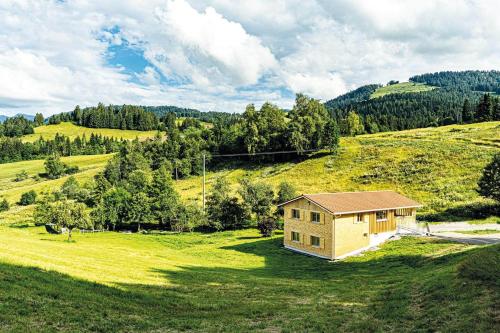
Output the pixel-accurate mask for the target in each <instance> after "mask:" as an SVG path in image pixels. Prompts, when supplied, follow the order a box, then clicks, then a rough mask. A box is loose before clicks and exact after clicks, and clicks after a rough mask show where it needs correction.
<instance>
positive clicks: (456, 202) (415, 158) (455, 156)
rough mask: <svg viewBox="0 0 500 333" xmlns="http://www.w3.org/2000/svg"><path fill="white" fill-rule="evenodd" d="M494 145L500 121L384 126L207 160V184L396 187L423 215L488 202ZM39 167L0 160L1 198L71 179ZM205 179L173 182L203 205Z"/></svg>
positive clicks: (499, 145)
mask: <svg viewBox="0 0 500 333" xmlns="http://www.w3.org/2000/svg"><path fill="white" fill-rule="evenodd" d="M497 151H500V122H489V123H479V124H471V125H452V126H445V127H438V128H426V129H417V130H409V131H401V132H388V133H379V134H374V135H362V136H358V137H355V138H342V141H341V149H340V151H339V152H338V154H337V155H336V156H333V157H332V156H330V155H326V154H316V155H314V156H312V158H310V159H307V160H304V161H299V160H298V161H296V162H288V163H276V164H258V163H248V162H239V163H236V162H231V159H227V160H225V163H224V165H225V166H226V168H223V169H221V168H220V167H218V168H215V167H214V166H215V164H214V163H212V164H210V163H209V164H208V166H207V170H208V174H207V184H208V188H210V184H211V183H212V182H213V180H214V178H215V177H218V176H225V177H227V178H228V180H229V181H230V183H231V184H232V186H233V189H234V190H235V191H236V189H237V186H238V181H239V180H240V179H242V178H244V177H245V178H249V179H252V180H259V181H264V182H267V183H270V184H272V185H273V186H275V187H277V186H278V184H279V183H280V182H282V181H284V180H286V181H288V182H290V183H292V184H293V185H295V187H296V188H297V190H298V192H299V193H314V192H337V191H357V190H382V189H392V190H396V191H399V192H401V193H403V194H406V195H408V196H410V197H411V198H414V199H415V200H418V201H419V202H421V203H422V204H424V205H425V206H424V208H423V209H421V210H420V211H419V214H427V213H435V212H443V211H444V212H446V211H449V210H459V211H470V210H471V209H472V208H474V207H475V205H478V204H479V205H487V204H488V203H489V202H488V201H486V200H484V199H482V198H480V197H479V196H478V194H477V193H476V190H475V189H476V184H477V180H478V179H479V177H480V175H481V172H482V169H483V168H484V166H485V165H486V164H487V163H488V162H489V161H490V159H491V158H492V156H493V154H494V153H495V152H497ZM109 158H110V155H96V156H73V157H67V158H64V159H63V160H64V161H65V162H66V163H68V164H70V165H78V166H79V167H80V172H79V173H78V174H76V177H77V179H79V180H81V181H85V180H88V179H90V178H91V177H92V176H93V175H94V174H96V173H97V172H98V171H99V170H102V168H103V167H104V165H105V164H106V162H107V160H108V159H109ZM200 162H201V161H200ZM21 170H26V171H27V172H28V174H29V175H30V178H29V179H27V180H24V181H22V182H15V181H14V178H15V175H16V173H18V172H20V171H21ZM41 171H43V161H42V160H37V161H25V162H17V163H8V164H2V168H1V169H0V197H1V196H4V197H6V198H7V200H9V202H10V203H14V202H16V201H17V200H19V197H20V196H21V194H22V193H23V192H26V191H28V190H31V189H34V190H35V191H37V192H42V191H46V190H49V189H56V188H58V187H59V186H60V185H61V184H62V183H63V182H64V181H65V179H66V178H61V179H58V180H46V179H39V180H35V179H33V178H32V177H33V176H35V175H36V174H37V173H39V172H41ZM201 184H202V183H201V177H191V178H188V179H184V180H179V181H178V182H176V184H175V185H176V188H177V190H178V191H179V192H180V194H181V196H182V197H183V198H184V199H185V200H187V201H196V202H198V203H200V204H201V189H202V187H201ZM18 210H21V211H22V212H25V213H23V214H21V213H20V212H18ZM30 211H31V208H25V207H23V208H20V207H14V208H12V209H11V211H9V212H7V213H3V214H0V218H2V217H3V218H4V219H8V220H11V221H12V220H18V219H23V220H24V219H26V218H27V217H28V216H29V214H28V213H29V212H30ZM454 214H456V213H454ZM465 217H467V216H465Z"/></svg>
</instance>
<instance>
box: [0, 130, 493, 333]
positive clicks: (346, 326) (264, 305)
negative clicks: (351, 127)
mask: <svg viewBox="0 0 500 333" xmlns="http://www.w3.org/2000/svg"><path fill="white" fill-rule="evenodd" d="M499 149H500V122H490V123H481V124H472V125H452V126H446V127H440V128H427V129H418V130H410V131H403V132H389V133H380V134H376V135H362V136H358V137H354V138H343V139H342V142H341V148H340V150H339V151H338V152H337V154H336V155H334V156H331V155H329V154H327V153H326V152H322V153H318V154H315V155H312V156H310V158H308V159H297V160H296V161H294V162H289V163H275V164H269V163H264V162H262V163H258V162H252V163H249V162H234V161H231V160H225V161H223V162H222V163H221V162H219V163H217V162H216V161H215V160H213V161H211V162H210V163H209V164H208V170H209V172H208V177H207V182H208V185H209V187H210V184H211V183H212V182H213V180H214V178H215V177H218V176H225V177H227V178H228V179H229V181H230V182H231V184H232V186H233V190H236V188H237V184H238V181H239V179H241V178H242V177H248V178H250V179H252V180H258V181H265V182H269V183H271V184H273V185H275V186H277V185H278V184H279V183H280V182H281V181H283V180H286V181H288V182H290V183H292V184H293V185H295V186H296V187H297V189H298V191H299V192H302V193H308V192H326V191H354V190H379V189H394V190H397V191H400V192H401V193H404V194H406V195H408V196H410V197H412V198H414V199H416V200H419V201H420V202H422V203H423V204H425V207H424V208H423V209H422V210H421V211H420V213H419V214H421V215H422V214H431V213H436V212H446V211H447V210H449V209H455V210H457V209H458V210H462V209H465V210H467V209H470V207H474V206H475V205H479V206H481V205H485V206H488V205H491V204H492V203H491V202H488V201H486V200H484V199H482V198H480V197H479V196H478V195H477V193H476V191H475V188H476V183H477V180H478V178H479V177H480V174H481V170H482V169H483V167H484V166H485V165H486V163H488V161H489V160H490V159H491V157H492V156H493V154H494V153H495V152H497V151H498V150H499ZM111 157H112V155H89V156H72V157H65V158H63V159H62V160H63V161H64V162H65V163H67V164H69V165H77V166H78V167H79V171H78V173H76V174H75V177H76V178H77V179H78V180H79V181H80V182H81V183H84V182H86V181H89V180H90V179H91V178H92V177H93V176H94V175H95V174H96V173H97V172H99V171H101V170H102V169H103V168H104V166H105V165H106V163H107V161H108V160H109V159H110V158H111ZM22 170H25V171H26V172H27V173H28V175H29V178H28V179H26V180H23V181H20V182H16V181H15V176H16V174H17V173H19V172H21V171H22ZM43 171H44V167H43V160H34V161H24V162H16V163H8V164H1V165H0V197H5V198H7V200H8V201H9V202H10V203H11V208H10V210H9V211H8V212H3V213H0V323H1V326H0V331H5V332H26V331H42V332H54V331H62V332H75V331H83V332H85V331H87V332H109V331H115V332H145V331H147V332H151V331H152V332H171V331H199V332H245V331H262V332H297V331H300V332H308V331H311V332H312V331H314V332H316V331H323V332H326V331H329V332H331V331H335V332H429V331H441V332H472V331H474V332H493V331H498V330H500V325H499V321H498V309H499V307H500V304H499V303H498V302H499V300H500V297H499V296H500V293H499V286H498V280H499V279H498V276H499V274H500V273H499V272H498V260H500V258H499V256H500V247H499V246H490V247H479V246H472V245H465V244H458V243H453V242H448V241H442V240H436V239H430V238H418V237H406V238H402V239H400V240H396V241H391V242H388V243H386V244H384V245H383V246H382V247H381V249H379V250H377V251H372V252H367V253H365V254H364V255H362V256H358V257H352V258H349V259H347V260H344V261H339V262H329V261H325V260H321V259H317V258H312V257H308V256H304V255H300V254H295V253H292V252H290V251H287V250H285V249H284V248H283V247H282V245H281V244H282V241H283V238H282V237H283V236H282V234H281V232H277V234H276V235H275V236H274V237H272V238H267V239H264V238H261V237H259V234H258V231H257V230H255V229H246V230H238V231H226V232H219V233H199V232H193V233H183V234H175V233H169V232H165V233H151V234H124V233H114V232H104V233H94V234H79V233H75V235H74V240H75V241H74V242H70V243H68V242H67V241H66V236H65V235H50V234H48V233H47V232H46V231H45V229H44V228H43V227H35V226H34V221H33V219H32V212H33V208H34V206H25V207H23V206H18V205H15V202H17V201H18V200H19V197H20V195H21V194H22V193H23V192H26V191H29V190H35V191H36V192H37V193H39V194H42V193H45V192H48V191H51V190H56V189H58V188H59V187H60V186H61V184H62V183H63V182H64V181H65V180H66V179H67V177H63V178H60V179H57V180H48V179H45V178H42V177H38V176H37V175H38V174H39V173H41V172H43ZM175 184H176V185H175V186H176V188H177V190H178V191H179V192H180V194H181V196H182V198H183V199H184V200H186V201H191V200H194V201H197V202H198V203H199V202H200V199H201V177H191V178H188V179H184V180H179V181H177V182H176V183H175ZM492 219H495V217H490V218H488V219H487V221H489V222H492Z"/></svg>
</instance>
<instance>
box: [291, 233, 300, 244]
mask: <svg viewBox="0 0 500 333" xmlns="http://www.w3.org/2000/svg"><path fill="white" fill-rule="evenodd" d="M292 241H294V242H300V234H299V233H298V232H296V231H292Z"/></svg>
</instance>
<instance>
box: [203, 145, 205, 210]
mask: <svg viewBox="0 0 500 333" xmlns="http://www.w3.org/2000/svg"><path fill="white" fill-rule="evenodd" d="M203 211H205V154H203Z"/></svg>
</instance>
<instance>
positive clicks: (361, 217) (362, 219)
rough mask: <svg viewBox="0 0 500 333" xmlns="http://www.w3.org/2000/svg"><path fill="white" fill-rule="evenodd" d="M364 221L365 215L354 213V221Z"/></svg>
mask: <svg viewBox="0 0 500 333" xmlns="http://www.w3.org/2000/svg"><path fill="white" fill-rule="evenodd" d="M364 221H365V216H364V215H363V214H356V220H355V223H363V222H364Z"/></svg>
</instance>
